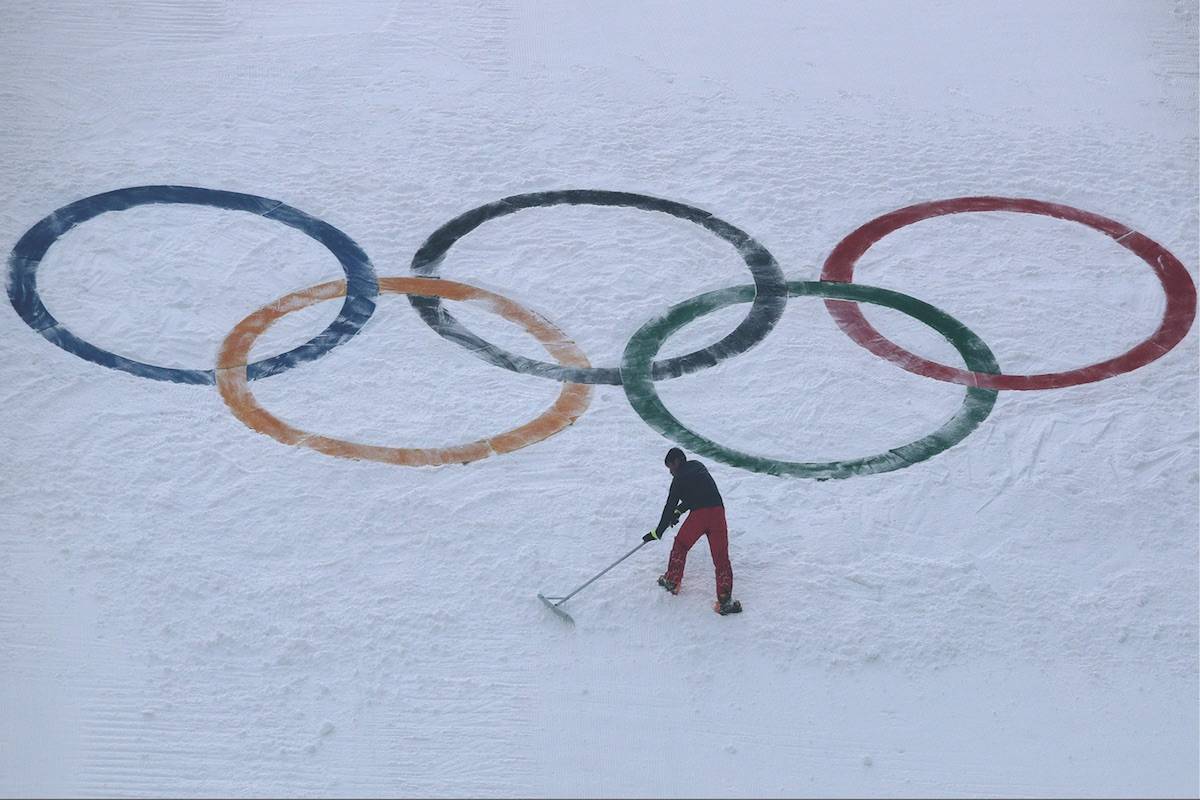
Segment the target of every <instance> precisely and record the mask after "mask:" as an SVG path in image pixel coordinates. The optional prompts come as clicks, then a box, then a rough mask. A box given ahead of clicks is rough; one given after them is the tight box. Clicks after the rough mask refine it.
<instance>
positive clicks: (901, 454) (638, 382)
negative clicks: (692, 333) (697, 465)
mask: <svg viewBox="0 0 1200 800" xmlns="http://www.w3.org/2000/svg"><path fill="white" fill-rule="evenodd" d="M787 286H788V295H789V296H791V297H799V296H805V295H816V296H820V297H825V298H835V299H839V300H849V301H854V302H866V303H874V304H876V305H883V306H887V307H888V308H894V309H896V310H897V311H900V312H903V313H905V314H908V315H909V316H911V317H914V318H915V319H917V320H919V321H920V322H924V323H925V324H926V325H929V326H930V327H932V328H933V329H934V330H936V331H937V332H938V333H940V334H942V336H944V337H945V338H946V339H947V340H949V342H950V343H951V344H952V345H954V347H955V349H956V350H958V352H959V353H960V354H961V355H962V357H963V360H964V361H965V362H966V364H967V366H968V367H970V368H971V369H973V370H976V371H983V372H987V373H989V374H993V373H997V372H999V370H1000V367H999V366H998V365H997V363H996V359H995V356H993V355H992V351H991V350H990V349H989V348H988V346H987V345H986V344H985V343H984V342H983V340H982V339H980V338H979V337H978V336H977V335H976V334H975V333H973V332H972V331H971V330H970V329H969V328H967V327H966V326H965V325H963V324H962V323H961V322H959V321H957V320H956V319H954V318H953V317H951V316H950V315H949V314H947V313H945V312H944V311H940V310H939V309H937V308H935V307H933V306H931V305H929V304H928V303H925V302H922V301H920V300H917V299H916V298H915V297H910V296H908V295H906V294H901V293H900V292H894V291H892V290H890V289H880V288H878V287H874V286H866V285H864V284H861V283H833V282H825V281H789V282H788V285H787ZM753 293H754V287H753V286H746V285H743V286H731V287H729V288H726V289H717V290H715V291H712V292H706V293H705V294H701V295H697V296H696V297H693V298H691V299H690V300H685V301H683V302H682V303H678V304H677V305H674V306H672V307H671V308H669V309H668V310H667V311H666V313H664V314H662V315H661V316H658V317H656V318H654V319H652V320H650V321H649V322H647V323H646V324H645V325H643V326H642V327H641V328H639V329H638V330H637V332H636V333H634V335H633V336H632V337H631V338H630V340H629V343H628V344H626V346H625V353H624V355H623V357H622V360H621V371H622V373H623V374H624V378H625V383H624V388H625V395H626V397H628V399H629V404H630V405H631V406H633V409H634V410H635V411H636V412H637V413H638V416H640V417H641V418H642V420H643V421H644V422H645V423H646V424H647V425H649V426H650V427H651V428H653V429H654V430H656V431H658V432H659V433H661V434H662V435H663V436H665V437H667V438H668V439H670V440H672V441H674V442H676V443H677V444H679V445H681V446H683V447H685V448H687V449H689V450H691V451H693V452H695V453H699V454H700V455H705V456H708V457H710V458H712V459H714V460H716V461H720V462H722V463H725V464H729V465H730V466H734V467H740V468H741V469H746V470H749V471H751V472H761V473H766V474H768V475H780V476H788V477H794V478H816V479H817V480H827V479H829V478H851V477H854V476H856V475H874V474H877V473H881V472H891V471H893V470H897V469H903V468H904V467H908V466H911V465H912V464H916V463H917V462H919V461H924V460H926V459H928V458H932V457H933V456H935V455H937V454H938V453H940V452H942V451H943V450H946V449H948V448H950V447H953V446H954V445H955V444H958V443H959V442H960V441H962V440H963V439H965V438H966V437H967V436H968V435H969V434H970V433H971V432H972V431H974V430H975V429H976V428H977V427H979V425H980V423H982V422H983V421H984V420H985V419H986V418H987V416H988V414H990V413H991V410H992V406H994V405H995V403H996V396H997V395H998V394H999V392H998V391H996V390H995V389H984V388H979V387H976V386H970V387H967V392H966V396H965V397H964V398H963V404H962V406H961V407H960V408H959V410H958V412H957V413H955V415H954V416H953V417H952V418H951V419H950V420H949V421H948V422H946V423H945V424H943V425H942V426H941V427H940V428H938V429H937V430H936V431H934V432H933V433H931V434H929V435H927V436H924V437H922V438H921V439H918V440H916V441H915V442H911V443H909V444H906V445H902V446H900V447H895V448H892V449H890V450H888V451H886V452H884V453H880V454H878V455H874V456H867V457H865V458H858V459H851V460H845V461H825V462H801V461H783V460H780V459H771V458H763V457H761V456H755V455H750V454H749V453H742V452H740V451H738V450H734V449H733V448H731V447H725V446H724V445H720V444H717V443H716V442H714V441H712V440H710V439H706V438H704V437H703V436H700V435H699V434H697V433H694V432H693V431H691V430H690V429H688V428H687V427H685V426H684V425H683V424H682V423H681V422H680V421H679V420H678V419H676V418H675V416H674V415H673V414H671V412H670V411H668V410H667V407H666V405H664V404H663V402H662V400H661V399H660V398H659V396H658V392H657V390H656V389H655V388H654V380H653V379H652V377H651V375H650V371H649V369H648V368H647V365H648V364H649V363H650V360H651V359H653V358H654V355H655V354H656V353H657V352H658V351H659V349H661V347H662V345H663V343H664V342H666V340H667V339H668V338H669V337H670V336H671V335H672V334H673V333H675V332H676V331H678V330H679V329H680V328H682V327H683V326H684V325H686V324H688V323H689V322H691V321H693V320H695V319H697V318H698V317H701V316H704V315H705V314H708V313H710V312H712V311H716V310H717V309H719V308H724V307H725V306H728V305H732V304H733V303H744V302H747V301H748V300H749V299H750V298H751V297H753Z"/></svg>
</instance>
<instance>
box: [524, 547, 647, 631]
mask: <svg viewBox="0 0 1200 800" xmlns="http://www.w3.org/2000/svg"><path fill="white" fill-rule="evenodd" d="M646 544H648V542H645V541H643V542H641V543H640V544H638V546H637V547H635V548H633V549H632V550H630V551H629V552H628V553H626V554H625V555H623V556H621V557H620V558H618V559H617V560H616V561H614V562H613V563H611V564H609V565H608V566H607V567H605V568H604V569H602V570H600V571H599V572H598V573H596V574H595V575H594V576H593V577H592V578H591V579H590V580H589V581H588V582H587V583H585V584H583V585H582V586H580V587H579V588H578V589H576V590H575V591H573V592H571V593H570V594H568V595H567V596H566V597H546V595H544V594H542V593H541V592H538V599H539V600H541V601H542V602H543V603H545V604H546V608H548V609H550V610H551V611H553V612H554V613H555V614H557V615H558V617H559V618H560V619H563V620H565V621H567V622H569V623H570V624H572V625H574V624H575V620H573V619H571V615H570V614H568V613H567V612H566V611H563V610H562V608H561V606H562V604H563V603H565V602H567V601H568V600H570V599H571V598H572V597H574V596H575V595H577V594H579V593H580V592H582V591H583V590H584V589H586V588H587V587H589V586H591V585H592V584H593V583H594V582H595V581H596V579H597V578H599V577H600V576H601V575H603V574H604V573H606V572H608V571H609V570H610V569H612V568H613V567H615V566H616V565H617V564H620V563H621V562H622V561H624V560H625V559H627V558H629V557H630V556H631V555H633V554H634V553H636V552H637V551H638V550H641V549H642V548H643V547H644V546H645V545H646ZM552 600H557V601H558V602H557V603H554V602H551V601H552Z"/></svg>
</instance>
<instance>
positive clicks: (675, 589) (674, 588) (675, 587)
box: [658, 575, 679, 594]
mask: <svg viewBox="0 0 1200 800" xmlns="http://www.w3.org/2000/svg"><path fill="white" fill-rule="evenodd" d="M658 585H659V586H661V587H663V588H664V589H666V590H667V591H668V592H670V593H671V594H679V584H678V583H675V581H673V580H671V579H670V578H668V577H667V576H666V575H659V576H658Z"/></svg>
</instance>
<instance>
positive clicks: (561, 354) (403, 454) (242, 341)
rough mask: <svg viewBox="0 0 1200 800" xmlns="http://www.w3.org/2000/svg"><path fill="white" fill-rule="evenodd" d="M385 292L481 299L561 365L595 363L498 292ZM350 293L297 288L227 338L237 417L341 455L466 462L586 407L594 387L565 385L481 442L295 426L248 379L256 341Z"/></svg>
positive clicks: (387, 288) (395, 281)
mask: <svg viewBox="0 0 1200 800" xmlns="http://www.w3.org/2000/svg"><path fill="white" fill-rule="evenodd" d="M379 291H381V292H383V293H385V294H386V293H390V294H411V293H413V292H420V293H421V294H423V295H432V296H436V297H445V298H448V299H451V300H482V301H484V307H485V308H487V309H488V310H490V311H494V312H496V313H497V314H499V315H500V316H502V317H504V318H505V319H508V320H511V321H513V322H516V323H518V324H519V325H521V326H523V327H524V328H525V329H526V330H527V331H529V333H530V334H532V335H533V336H534V337H536V338H537V340H538V341H539V342H540V343H541V344H542V346H543V347H545V348H546V350H547V351H548V352H549V353H550V354H551V355H552V356H554V358H556V359H558V360H559V361H560V362H561V363H563V364H568V365H571V366H575V367H581V368H587V367H589V366H590V365H589V364H588V360H587V357H586V356H585V355H584V354H583V352H582V351H581V350H580V349H579V347H578V346H576V344H575V343H574V342H572V341H571V340H570V339H568V338H567V336H566V335H565V334H563V332H562V331H560V330H559V329H558V328H557V327H555V326H554V325H553V324H552V323H551V322H549V321H547V320H546V319H544V318H543V317H541V316H540V315H538V314H536V313H534V312H532V311H529V310H527V309H525V308H522V307H521V306H519V305H517V304H516V303H514V302H513V301H511V300H509V299H507V298H504V297H501V296H500V295H498V294H494V293H492V292H488V291H485V290H483V289H477V288H475V287H473V286H467V285H465V284H461V283H455V282H454V281H447V280H436V279H432V278H383V279H381V280H380V281H379ZM345 293H346V284H345V281H331V282H329V283H322V284H319V285H317V286H313V287H311V288H308V289H303V290H301V291H299V292H293V293H292V294H289V295H286V296H285V297H281V298H280V299H278V300H276V301H275V302H274V303H272V304H270V305H268V306H264V307H263V308H260V309H259V310H258V311H255V312H254V313H253V314H251V315H250V316H248V317H246V318H245V319H244V320H242V321H241V322H239V323H238V324H237V326H236V327H234V329H233V331H232V332H230V334H229V336H227V337H226V338H225V342H224V343H223V344H222V346H221V354H220V356H219V358H218V361H217V389H218V390H219V391H220V393H221V397H222V399H224V401H225V404H226V405H228V406H229V409H230V410H231V411H232V412H233V414H234V416H236V417H237V418H238V419H240V420H241V421H242V422H243V423H245V424H246V426H247V427H249V428H251V429H253V430H256V431H258V432H259V433H264V434H266V435H268V436H270V437H272V438H274V439H277V440H279V441H280V442H283V443H284V444H294V445H302V446H304V447H310V448H312V449H313V450H317V451H319V452H321V453H325V454H326V455H331V456H337V457H339V458H354V459H365V460H367V461H382V462H385V463H388V464H399V465H402V466H410V467H414V466H436V465H439V464H454V463H462V464H466V463H468V462H471V461H478V460H479V459H481V458H486V457H488V456H490V455H492V454H493V453H509V452H512V451H513V450H519V449H520V448H522V447H525V446H526V445H530V444H533V443H534V442H539V441H541V440H542V439H546V438H548V437H550V436H552V435H554V434H555V433H558V432H559V431H561V430H563V429H564V428H566V427H568V426H570V425H571V424H572V423H574V422H575V420H576V419H578V418H579V416H580V415H581V414H583V412H584V411H585V410H586V409H587V406H588V403H589V401H590V399H591V394H592V387H590V386H588V385H586V384H581V383H564V384H563V386H562V390H561V391H560V392H559V395H558V399H557V400H556V401H555V402H554V405H552V406H551V407H550V408H549V409H547V410H546V411H544V412H543V413H542V414H541V415H540V416H538V417H537V418H536V419H534V420H532V421H530V422H527V423H525V424H524V425H522V426H520V427H518V428H514V429H513V430H510V431H506V432H504V433H501V434H498V435H496V436H492V437H489V438H487V439H483V440H481V441H477V442H471V443H470V444H464V445H457V446H454V447H439V448H408V447H379V446H376V445H366V444H358V443H356V442H347V441H345V440H342V439H332V438H329V437H326V436H317V435H314V434H310V433H306V432H304V431H302V430H299V429H297V428H294V427H292V426H291V425H288V424H287V423H286V422H284V421H282V420H280V419H279V418H278V417H275V416H274V415H272V414H271V413H270V412H268V411H267V410H265V409H264V408H262V406H260V405H259V404H258V402H257V401H256V400H255V399H254V395H253V394H251V392H250V387H249V385H248V384H247V383H246V367H245V361H246V356H247V354H248V353H249V352H250V348H251V347H252V346H253V345H254V342H255V340H256V339H258V337H259V336H260V335H261V334H262V332H263V331H265V330H266V329H267V328H268V327H269V326H270V325H271V324H272V323H273V322H275V321H276V320H277V319H279V318H280V317H282V316H284V315H285V314H289V313H291V312H292V311H298V310H300V309H301V308H306V307H308V306H310V305H313V304H314V303H318V302H320V301H322V300H330V299H332V298H335V297H341V296H343V295H344V294H345Z"/></svg>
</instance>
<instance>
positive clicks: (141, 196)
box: [8, 186, 379, 384]
mask: <svg viewBox="0 0 1200 800" xmlns="http://www.w3.org/2000/svg"><path fill="white" fill-rule="evenodd" d="M159 203H162V204H182V205H199V206H211V207H213V208H221V209H226V210H229V211H247V212H250V213H252V214H257V215H259V216H261V217H266V218H268V219H273V220H276V221H278V222H282V223H283V224H284V225H287V226H288V227H290V228H295V229H296V230H298V231H300V232H301V233H303V234H305V235H307V236H309V237H310V238H312V239H315V240H316V241H317V242H319V243H320V244H322V245H324V246H325V248H326V249H328V250H329V251H330V252H331V253H333V255H334V256H335V257H336V258H337V260H338V261H339V262H340V263H341V265H342V269H343V270H344V271H345V273H346V281H347V283H348V284H349V286H350V287H351V291H350V292H349V293H348V294H347V295H346V301H345V302H344V303H343V304H342V309H341V311H340V312H339V313H338V316H337V318H336V319H335V320H334V321H333V322H331V323H330V324H329V326H328V327H327V328H325V330H323V331H321V332H320V333H319V334H317V335H316V336H314V337H313V338H312V339H310V340H309V341H307V342H305V343H304V344H302V345H300V346H298V347H295V348H293V349H292V350H289V351H287V352H286V353H280V354H279V355H276V356H272V357H271V358H267V359H264V360H262V361H258V362H255V363H254V364H251V365H250V367H249V379H250V380H256V379H258V378H265V377H268V376H271V375H276V374H278V373H280V372H284V371H285V370H288V369H291V368H292V367H294V366H296V365H297V364H301V363H304V362H306V361H312V360H314V359H317V358H320V357H321V356H323V355H324V354H325V353H327V352H329V351H330V350H332V349H333V348H335V347H337V346H338V345H339V344H342V343H343V342H345V341H347V340H348V339H350V338H351V337H352V336H354V335H355V334H356V333H358V332H359V331H360V330H362V327H363V325H364V324H366V322H367V320H368V319H370V317H371V314H373V313H374V312H375V302H374V300H373V298H374V297H375V295H376V294H378V292H379V287H378V285H377V282H376V279H375V269H374V268H373V267H372V266H371V259H370V258H368V257H367V254H366V253H365V252H363V250H362V248H361V247H359V246H358V244H357V243H355V241H354V240H353V239H351V238H350V237H349V236H347V235H346V234H345V233H343V232H342V231H340V230H338V229H337V228H335V227H333V226H332V225H330V224H329V223H328V222H325V221H323V220H320V219H317V218H316V217H314V216H311V215H309V214H306V213H304V212H303V211H300V210H299V209H296V208H292V207H291V206H289V205H287V204H285V203H283V202H280V201H279V200H272V199H270V198H267V197H259V196H257V195H253V194H242V193H240V192H227V191H223V190H219V189H203V188H200V187H197V186H131V187H127V188H124V189H115V190H113V191H110V192H103V193H101V194H96V195H92V196H91V197H85V198H83V199H82V200H76V201H75V202H73V203H71V204H69V205H66V206H63V207H62V208H60V209H58V210H57V211H55V212H53V213H52V214H50V215H49V216H47V217H45V218H44V219H42V220H41V221H40V222H38V223H37V224H35V225H34V226H33V227H32V228H30V229H29V230H28V231H26V232H25V234H24V235H23V236H22V237H21V238H20V239H19V240H18V241H17V244H16V245H15V246H14V247H13V250H12V253H11V254H10V255H9V259H8V265H9V266H8V272H9V284H8V298H9V301H10V302H11V303H12V305H13V308H15V309H16V311H17V313H18V314H19V315H20V316H21V319H23V320H25V323H26V324H27V325H29V327H31V328H33V329H34V330H35V331H37V332H38V333H40V334H41V335H42V336H43V337H45V338H46V339H47V340H48V341H50V342H51V343H52V344H54V345H56V346H58V347H60V348H62V349H63V350H66V351H67V352H68V353H73V354H74V355H77V356H79V357H80V358H82V359H85V360H87V361H91V362H92V363H94V364H99V365H101V366H104V367H109V368H111V369H118V370H121V371H123V372H128V373H130V374H131V375H137V376H139V377H143V378H151V379H153V380H159V381H172V382H174V383H190V384H211V383H213V382H214V381H215V379H216V377H215V374H214V372H213V370H211V369H210V370H194V369H177V368H173V367H159V366H155V365H153V364H146V363H144V362H141V361H136V360H134V359H130V358H125V357H124V356H119V355H117V354H116V353H112V352H109V351H108V350H103V349H101V348H99V347H96V346H95V345H93V344H91V343H89V342H86V341H84V340H83V339H80V338H79V337H77V336H76V335H75V334H73V333H71V331H69V330H68V329H67V328H66V326H64V325H62V324H61V323H60V322H59V321H58V320H56V319H55V318H54V317H53V316H52V315H51V314H50V312H49V311H48V310H47V309H46V306H45V305H44V304H43V303H42V299H41V296H40V295H39V294H38V290H37V268H38V265H39V264H40V263H41V261H42V258H44V257H45V255H46V251H47V250H49V249H50V246H51V245H53V244H54V243H55V242H56V241H58V239H59V238H60V237H61V236H62V235H63V234H64V233H66V232H67V231H69V230H71V229H72V228H74V227H75V226H76V225H78V224H80V223H82V222H87V221H88V220H90V219H92V218H93V217H97V216H99V215H101V214H104V213H106V212H108V211H124V210H126V209H129V208H133V207H135V206H141V205H151V204H159Z"/></svg>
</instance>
